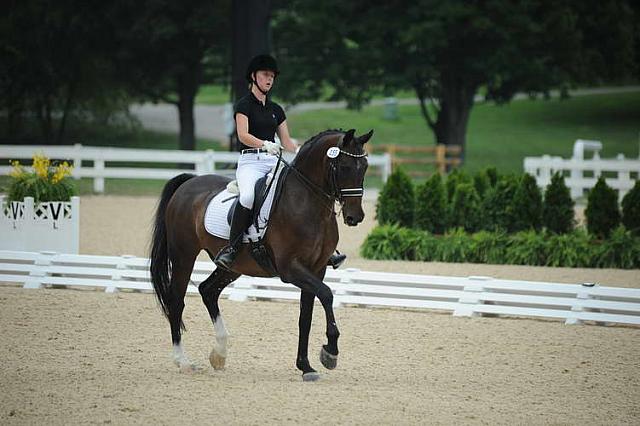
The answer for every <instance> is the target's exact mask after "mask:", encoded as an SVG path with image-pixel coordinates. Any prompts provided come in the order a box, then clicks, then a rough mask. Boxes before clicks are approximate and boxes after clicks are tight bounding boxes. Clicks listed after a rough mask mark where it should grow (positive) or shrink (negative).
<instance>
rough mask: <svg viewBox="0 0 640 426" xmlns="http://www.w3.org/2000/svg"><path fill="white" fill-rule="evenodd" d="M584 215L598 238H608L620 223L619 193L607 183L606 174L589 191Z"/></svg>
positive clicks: (589, 227)
mask: <svg viewBox="0 0 640 426" xmlns="http://www.w3.org/2000/svg"><path fill="white" fill-rule="evenodd" d="M584 215H585V217H586V218H587V229H588V230H589V233H590V234H593V235H595V236H597V237H598V238H608V237H609V235H611V232H612V231H613V230H614V229H615V228H617V227H618V225H619V224H620V209H619V208H618V194H617V193H616V191H615V190H614V189H613V188H611V187H610V186H609V185H607V182H606V181H605V179H604V176H600V177H599V178H598V182H596V186H594V187H593V189H592V190H591V191H590V192H589V199H588V202H587V208H586V209H585V211H584Z"/></svg>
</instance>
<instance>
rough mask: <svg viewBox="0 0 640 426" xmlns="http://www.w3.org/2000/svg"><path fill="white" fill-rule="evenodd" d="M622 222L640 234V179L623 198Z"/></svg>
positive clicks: (628, 228)
mask: <svg viewBox="0 0 640 426" xmlns="http://www.w3.org/2000/svg"><path fill="white" fill-rule="evenodd" d="M622 224H623V225H624V227H625V228H627V230H629V231H631V232H632V233H633V234H634V235H640V180H637V181H636V184H635V185H634V186H633V188H632V189H631V191H629V192H627V193H626V194H625V196H624V198H623V199H622Z"/></svg>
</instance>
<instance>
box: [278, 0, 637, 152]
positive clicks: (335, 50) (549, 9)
mask: <svg viewBox="0 0 640 426" xmlns="http://www.w3.org/2000/svg"><path fill="white" fill-rule="evenodd" d="M289 3H290V2H287V4H288V6H287V7H286V8H285V7H282V6H281V7H280V8H278V9H277V10H276V11H275V12H274V20H273V29H274V45H275V50H276V52H277V53H278V55H279V56H280V57H282V59H283V61H284V63H285V64H286V69H287V72H288V73H289V72H291V73H292V74H293V76H292V77H291V78H290V79H288V80H287V81H286V83H287V85H286V87H285V88H284V89H285V90H283V91H282V92H280V91H279V94H280V95H281V96H283V97H284V98H285V99H288V100H290V101H299V100H302V99H304V98H307V97H313V96H315V97H317V96H318V95H319V94H320V93H321V92H320V91H321V90H322V88H323V87H324V86H325V85H328V86H330V87H331V88H332V89H333V90H334V93H333V96H334V98H340V99H346V100H347V102H348V104H349V105H350V106H353V107H359V106H361V105H362V104H363V103H364V102H366V101H367V100H368V99H370V98H371V96H372V94H373V93H376V91H386V92H391V91H393V90H396V89H398V88H409V89H412V90H413V91H414V92H415V94H416V97H417V98H418V100H419V104H420V109H421V112H422V115H423V117H424V119H425V122H426V124H427V125H428V127H429V129H431V130H432V131H433V133H434V134H435V137H436V140H437V142H438V143H441V144H447V145H460V146H462V147H463V150H464V147H465V144H466V131H467V124H468V121H469V116H470V113H471V109H472V107H473V104H474V99H475V96H476V95H477V93H478V92H479V90H480V89H483V91H485V98H486V99H487V100H492V101H495V102H497V103H504V102H508V101H509V100H511V99H512V97H513V96H514V95H515V94H516V93H517V92H525V93H530V94H536V93H542V94H548V92H549V90H550V89H552V88H560V89H563V91H565V92H566V89H567V88H568V87H570V86H571V85H572V84H574V83H576V82H599V81H611V80H612V79H616V78H625V77H628V76H630V75H631V74H632V73H633V72H634V71H635V70H636V66H637V62H638V59H637V58H635V57H634V52H635V51H634V40H635V38H634V36H633V35H634V34H636V33H635V31H636V30H635V27H634V25H635V24H634V22H635V20H634V19H635V18H634V11H633V9H631V7H630V6H629V2H628V1H627V0H612V1H611V2H606V5H600V3H598V2H596V1H594V0H590V1H586V2H577V1H572V0H560V1H550V0H519V1H507V0H490V1H483V2H468V1H463V0H452V1H446V2H442V1H437V0H412V1H397V2H371V1H364V0H359V1H351V2H340V1H338V0H327V1H325V2H321V3H319V2H314V1H311V0H297V1H294V2H293V3H294V4H293V5H290V4H289ZM329 22H330V23H331V28H332V30H331V31H327V30H326V28H327V24H328V23H329ZM612 22H614V24H612ZM612 25H613V26H614V27H615V30H612ZM594 32H595V34H598V36H597V37H594V36H587V35H586V33H590V34H593V33H594ZM620 55H622V56H624V59H620V60H617V61H615V63H616V67H614V68H611V69H609V68H607V67H606V66H605V67H600V66H597V67H592V66H591V65H592V64H594V63H604V64H606V60H607V58H612V57H614V56H615V57H616V58H618V57H620ZM586 70H589V71H588V72H587V71H586ZM463 153H464V151H463Z"/></svg>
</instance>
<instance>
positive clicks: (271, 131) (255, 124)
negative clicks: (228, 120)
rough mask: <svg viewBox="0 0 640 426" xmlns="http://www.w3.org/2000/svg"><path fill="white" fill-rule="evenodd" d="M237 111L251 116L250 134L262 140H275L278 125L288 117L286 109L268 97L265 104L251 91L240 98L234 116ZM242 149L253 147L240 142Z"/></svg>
mask: <svg viewBox="0 0 640 426" xmlns="http://www.w3.org/2000/svg"><path fill="white" fill-rule="evenodd" d="M237 113H241V114H244V115H246V116H247V117H248V118H249V134H251V135H253V136H255V137H256V138H258V139H260V140H261V141H265V140H266V141H273V140H274V136H275V134H276V129H277V128H278V126H279V125H280V124H281V123H282V122H283V121H284V120H286V119H287V117H286V116H285V115H284V110H283V109H282V108H281V107H280V105H278V104H277V103H275V102H271V100H269V98H268V97H267V101H266V103H265V105H262V102H260V101H259V100H258V98H256V97H255V96H254V94H253V93H251V92H249V93H248V94H247V95H246V96H243V97H242V98H240V99H239V100H238V102H237V103H236V105H235V107H234V114H233V115H234V117H235V115H236V114H237ZM240 145H241V149H245V148H252V147H250V146H247V145H245V144H243V143H242V142H240Z"/></svg>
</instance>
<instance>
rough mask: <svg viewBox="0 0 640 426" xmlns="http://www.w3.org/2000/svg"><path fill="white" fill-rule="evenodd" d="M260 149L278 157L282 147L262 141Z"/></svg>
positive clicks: (276, 143) (275, 143)
mask: <svg viewBox="0 0 640 426" xmlns="http://www.w3.org/2000/svg"><path fill="white" fill-rule="evenodd" d="M262 147H263V148H264V149H266V150H267V152H268V153H269V154H271V155H278V154H279V153H280V150H281V149H282V145H280V144H279V143H278V142H271V141H264V142H263V145H262Z"/></svg>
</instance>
